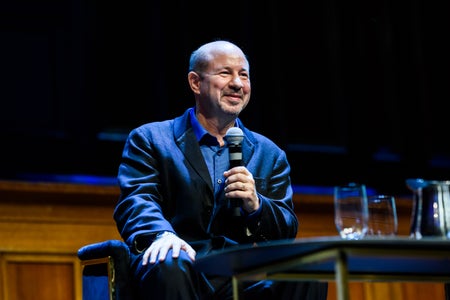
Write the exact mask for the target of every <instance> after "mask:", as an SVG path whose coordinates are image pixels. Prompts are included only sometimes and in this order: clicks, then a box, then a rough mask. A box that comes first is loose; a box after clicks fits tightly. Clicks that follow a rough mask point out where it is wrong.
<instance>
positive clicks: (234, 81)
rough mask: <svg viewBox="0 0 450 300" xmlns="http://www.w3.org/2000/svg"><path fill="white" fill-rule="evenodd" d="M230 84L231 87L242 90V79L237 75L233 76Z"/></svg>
mask: <svg viewBox="0 0 450 300" xmlns="http://www.w3.org/2000/svg"><path fill="white" fill-rule="evenodd" d="M230 83H231V85H232V86H233V87H239V88H242V87H243V86H244V83H243V82H242V79H241V77H240V76H239V75H234V76H233V78H232V79H231V81H230Z"/></svg>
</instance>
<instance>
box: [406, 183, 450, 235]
mask: <svg viewBox="0 0 450 300" xmlns="http://www.w3.org/2000/svg"><path fill="white" fill-rule="evenodd" d="M406 185H407V186H408V188H409V189H410V190H411V191H412V192H413V193H414V195H413V206H412V215H411V228H410V236H411V237H413V238H416V239H421V238H422V237H441V238H450V180H445V181H437V180H424V179H420V178H418V179H407V180H406Z"/></svg>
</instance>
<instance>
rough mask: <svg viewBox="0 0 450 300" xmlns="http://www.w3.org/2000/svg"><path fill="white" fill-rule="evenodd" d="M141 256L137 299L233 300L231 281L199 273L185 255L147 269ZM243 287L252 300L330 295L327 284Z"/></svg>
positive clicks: (135, 266) (134, 261) (135, 258)
mask: <svg viewBox="0 0 450 300" xmlns="http://www.w3.org/2000/svg"><path fill="white" fill-rule="evenodd" d="M142 255H143V254H138V255H135V254H132V255H131V270H132V274H133V276H134V278H133V280H132V282H133V284H134V292H135V294H136V299H140V300H144V299H165V300H169V299H178V300H179V299H183V300H184V299H186V300H188V299H199V300H209V299H211V300H222V299H223V300H225V299H232V285H231V280H230V278H224V277H216V276H205V274H202V273H199V272H197V271H196V270H194V268H193V264H192V262H191V260H190V259H189V257H188V256H187V255H186V252H184V251H181V253H180V257H179V258H177V259H173V258H172V251H169V253H168V255H167V257H166V260H165V261H164V262H163V263H156V264H154V265H150V264H148V265H146V266H142V262H141V260H142ZM243 287H244V288H243V295H242V296H243V298H244V299H250V300H252V299H257V300H266V299H267V300H269V299H274V300H275V299H276V300H278V299H299V300H326V298H327V292H328V284H327V283H326V282H305V281H289V282H288V281H286V282H284V281H270V280H262V281H257V282H245V283H244V286H243Z"/></svg>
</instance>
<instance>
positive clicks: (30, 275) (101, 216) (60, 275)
mask: <svg viewBox="0 0 450 300" xmlns="http://www.w3.org/2000/svg"><path fill="white" fill-rule="evenodd" d="M118 196H119V190H118V189H117V188H116V187H111V186H93V185H80V184H57V183H28V182H14V181H0V266H1V272H0V300H19V299H20V300H28V299H33V300H41V299H42V300H47V299H52V300H59V299H61V300H82V299H81V265H80V262H79V260H78V258H77V256H76V253H77V251H78V249H79V248H80V247H81V246H84V245H86V244H90V243H95V242H99V241H103V240H108V239H120V235H119V234H118V232H117V229H116V226H115V223H114V221H113V219H112V213H113V209H114V205H115V203H116V201H117V199H118ZM294 204H295V211H296V214H297V215H298V217H299V222H300V225H299V232H298V237H301V238H302V237H314V236H336V235H337V231H336V229H335V227H334V222H333V218H334V215H333V213H334V208H333V201H332V196H331V195H317V194H295V195H294ZM397 210H398V214H399V235H403V236H407V235H408V234H409V222H410V214H411V199H410V198H408V197H399V198H398V199H397ZM25 287H27V288H25ZM350 297H351V299H352V300H387V299H393V300H421V299H433V300H444V299H445V295H444V289H443V285H442V284H439V283H416V282H414V283H397V282H395V283H392V282H389V283H387V282H381V283H378V282H376V283H375V282H373V283H372V282H363V283H361V282H351V283H350ZM335 299H337V297H336V287H335V283H334V282H330V283H329V296H328V300H335Z"/></svg>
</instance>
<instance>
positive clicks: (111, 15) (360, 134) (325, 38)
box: [0, 0, 450, 193]
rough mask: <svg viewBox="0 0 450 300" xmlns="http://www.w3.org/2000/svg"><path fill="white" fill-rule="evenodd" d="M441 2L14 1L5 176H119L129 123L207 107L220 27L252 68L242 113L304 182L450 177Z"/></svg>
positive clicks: (6, 11) (4, 26) (392, 185)
mask: <svg viewBox="0 0 450 300" xmlns="http://www.w3.org/2000/svg"><path fill="white" fill-rule="evenodd" d="M437 2H438V1H417V0H411V1H383V0H379V1H356V0H353V1H352V0H346V1H339V0H329V1H321V0H317V1H311V0H310V1H275V0H271V1H249V0H243V1H232V2H229V1H220V2H218V1H186V0H185V1H181V0H177V1H162V0H160V1H118V2H115V1H106V0H98V1H87V0H84V1H83V0H80V1H76V0H72V1H68V0H65V1H63V0H60V1H56V0H55V1H51V0H48V1H37V0H34V1H31V0H30V1H25V0H23V1H21V0H18V1H2V3H1V4H0V45H1V46H0V88H1V89H0V97H1V108H0V111H1V112H0V138H1V149H2V153H1V159H0V177H1V178H4V179H24V178H25V179H30V178H34V179H36V180H39V179H42V180H46V179H47V178H51V175H52V174H60V175H61V174H62V175H73V174H85V175H98V176H101V177H103V176H105V177H108V178H109V177H114V176H115V175H116V172H117V168H118V164H119V160H120V155H121V151H122V147H123V143H124V139H125V137H126V135H127V133H128V132H129V131H130V129H132V128H134V127H136V126H138V125H140V124H142V123H146V122H150V121H156V120H163V119H167V118H173V117H175V116H177V115H179V114H181V113H182V112H184V110H185V109H187V108H188V107H190V106H192V105H193V104H194V100H193V97H192V95H191V92H190V90H189V88H188V84H187V67H188V59H189V55H190V53H191V52H192V51H193V50H194V49H196V48H197V47H198V46H199V45H200V44H202V43H205V42H209V41H211V40H213V39H217V38H223V39H227V40H230V41H233V42H235V43H237V44H238V45H239V46H241V48H242V49H243V50H244V51H245V52H246V54H247V55H248V57H249V60H250V64H251V79H252V87H253V91H252V99H251V102H250V104H249V106H248V107H247V109H246V110H245V111H244V112H243V113H242V114H241V119H242V120H243V121H244V123H245V124H246V126H247V127H250V128H251V129H253V130H255V131H258V132H261V133H263V134H265V135H266V136H268V137H269V138H271V139H273V140H274V141H275V142H277V143H278V144H279V145H280V147H282V148H283V149H284V150H286V152H287V154H288V159H289V160H290V163H291V166H292V180H293V183H294V184H296V185H315V186H331V185H335V184H338V183H342V182H345V181H358V182H364V183H366V184H368V185H369V186H372V187H374V188H377V189H379V190H380V191H382V192H395V193H400V192H404V191H405V179H406V178H410V177H421V178H426V179H439V180H443V179H450V175H449V171H450V146H449V142H448V132H447V130H448V128H449V126H448V120H449V118H448V116H447V115H448V113H447V110H448V109H447V102H448V100H449V99H450V97H449V96H450V95H449V94H450V93H449V79H450V78H449V77H450V76H449V72H450V71H449V70H450V68H449V67H450V64H449V53H450V51H449V50H450V49H449V46H448V43H449V41H448V39H449V29H450V26H449V25H450V24H449V17H448V9H447V7H446V5H445V4H438V3H437ZM439 3H441V2H439ZM442 3H445V1H443V2H442ZM49 176H50V177H49Z"/></svg>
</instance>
